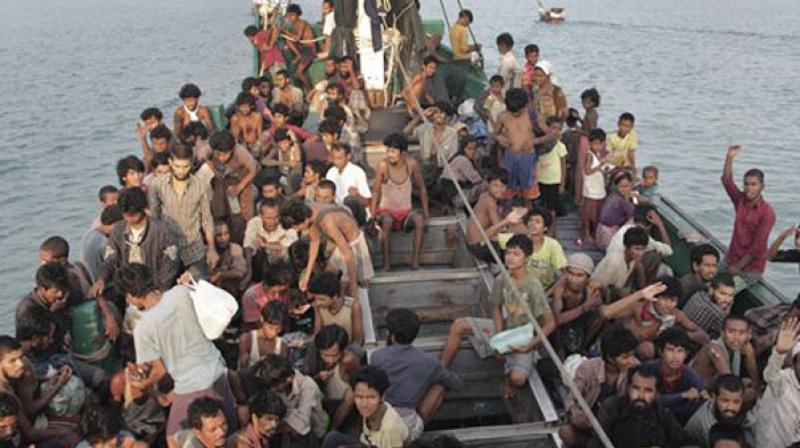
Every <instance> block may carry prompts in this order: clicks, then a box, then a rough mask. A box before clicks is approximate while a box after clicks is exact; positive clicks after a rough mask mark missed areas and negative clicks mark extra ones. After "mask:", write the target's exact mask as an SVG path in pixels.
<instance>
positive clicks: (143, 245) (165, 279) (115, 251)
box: [89, 188, 180, 297]
mask: <svg viewBox="0 0 800 448" xmlns="http://www.w3.org/2000/svg"><path fill="white" fill-rule="evenodd" d="M117 206H118V207H119V209H120V211H121V212H122V217H123V220H122V221H119V222H117V223H116V224H115V225H114V227H113V228H112V230H111V233H109V235H108V242H107V244H106V246H105V251H104V252H103V262H102V264H101V265H100V268H99V270H98V273H97V277H96V278H95V282H94V284H93V285H92V288H91V289H90V290H89V296H91V297H99V296H100V295H101V294H102V293H103V291H104V290H105V288H106V286H107V285H108V284H109V283H110V282H111V280H112V277H113V274H114V272H115V271H116V270H117V269H119V268H120V267H122V266H127V265H129V264H131V263H143V264H145V265H146V266H147V267H148V268H149V269H150V271H151V272H153V273H154V275H155V277H156V284H157V285H158V288H159V289H160V290H162V291H166V290H168V289H170V288H171V287H172V285H174V284H175V279H176V277H177V275H178V268H179V266H180V260H179V258H178V246H177V243H176V241H175V236H174V235H173V233H172V232H171V231H170V230H169V229H168V228H167V226H166V225H165V224H164V223H163V222H162V221H160V220H158V219H155V218H152V217H149V216H148V215H147V210H148V205H147V196H146V195H145V193H144V191H142V190H141V189H140V188H127V189H125V190H123V191H122V192H121V193H120V195H119V200H118V202H117Z"/></svg>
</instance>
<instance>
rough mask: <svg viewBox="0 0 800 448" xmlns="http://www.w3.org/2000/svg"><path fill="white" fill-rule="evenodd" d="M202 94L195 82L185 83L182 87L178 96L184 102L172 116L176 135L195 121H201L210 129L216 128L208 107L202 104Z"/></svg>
mask: <svg viewBox="0 0 800 448" xmlns="http://www.w3.org/2000/svg"><path fill="white" fill-rule="evenodd" d="M200 95H202V92H201V91H200V88H199V87H197V86H196V85H195V84H184V85H183V87H181V90H180V91H179V92H178V96H179V97H180V98H181V101H183V104H182V105H180V106H178V108H177V109H175V114H174V115H173V118H172V129H173V131H174V132H175V134H176V135H181V131H183V128H185V127H186V126H187V125H188V124H189V123H192V122H195V121H201V122H202V123H203V124H204V125H205V127H206V129H208V130H209V131H213V130H214V121H213V120H212V119H211V114H209V112H208V108H207V107H206V106H201V105H200Z"/></svg>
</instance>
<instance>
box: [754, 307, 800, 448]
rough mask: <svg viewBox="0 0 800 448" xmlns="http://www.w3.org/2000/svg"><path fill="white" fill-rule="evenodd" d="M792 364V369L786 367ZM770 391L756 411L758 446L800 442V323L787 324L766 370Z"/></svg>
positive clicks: (792, 318)
mask: <svg viewBox="0 0 800 448" xmlns="http://www.w3.org/2000/svg"><path fill="white" fill-rule="evenodd" d="M787 357H788V358H789V359H788V361H789V363H790V364H791V367H788V368H784V367H783V366H784V363H785V362H786V361H787ZM764 382H766V383H767V388H766V390H765V391H764V394H763V395H762V396H761V400H760V401H759V403H758V407H757V408H756V409H755V411H754V413H755V418H756V422H755V425H754V435H755V443H754V444H753V446H758V447H767V446H769V447H773V446H775V447H784V446H787V445H790V444H792V443H794V442H797V441H798V440H800V426H798V425H797V422H800V320H798V318H797V317H790V318H788V319H786V320H785V321H783V323H782V324H781V327H780V331H779V332H778V338H777V340H776V341H775V345H774V346H773V347H772V353H771V354H770V356H769V360H768V361H767V367H766V368H765V369H764Z"/></svg>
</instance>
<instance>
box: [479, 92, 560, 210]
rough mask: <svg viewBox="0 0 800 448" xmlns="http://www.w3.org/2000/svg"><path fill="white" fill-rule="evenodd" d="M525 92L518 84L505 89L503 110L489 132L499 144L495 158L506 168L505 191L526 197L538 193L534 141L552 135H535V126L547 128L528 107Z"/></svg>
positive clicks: (536, 196)
mask: <svg viewBox="0 0 800 448" xmlns="http://www.w3.org/2000/svg"><path fill="white" fill-rule="evenodd" d="M528 103H529V97H528V94H527V93H526V92H525V91H524V90H522V89H519V88H511V89H508V91H506V95H505V104H506V110H505V111H504V112H502V113H500V116H499V117H498V118H497V127H496V128H495V130H494V131H495V132H494V134H493V136H494V138H495V140H496V142H497V144H498V145H499V147H500V148H501V150H500V151H499V152H498V157H499V160H498V162H499V163H501V164H504V165H505V168H506V169H507V170H508V171H509V179H510V181H509V184H508V187H509V192H508V194H507V195H510V196H514V195H520V196H522V197H523V198H525V199H528V200H535V199H537V198H538V197H539V186H538V184H537V182H536V163H537V161H538V154H537V152H536V148H535V146H536V145H540V144H543V143H546V142H551V141H552V136H550V135H549V134H545V135H544V136H543V137H537V134H536V130H537V129H538V130H544V129H546V128H547V126H546V124H545V122H544V120H543V119H542V117H541V115H539V114H537V113H536V112H535V111H532V110H531V109H529V107H528Z"/></svg>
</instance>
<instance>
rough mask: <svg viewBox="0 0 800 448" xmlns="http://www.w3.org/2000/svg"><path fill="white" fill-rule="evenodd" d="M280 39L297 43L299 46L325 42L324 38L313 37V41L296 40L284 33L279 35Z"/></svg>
mask: <svg viewBox="0 0 800 448" xmlns="http://www.w3.org/2000/svg"><path fill="white" fill-rule="evenodd" d="M281 37H283V38H284V39H286V40H288V41H291V42H297V43H299V44H313V43H317V42H320V41H323V40H325V36H319V37H315V38H313V39H296V38H294V37H292V36H291V35H289V34H286V33H284V32H282V33H281Z"/></svg>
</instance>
